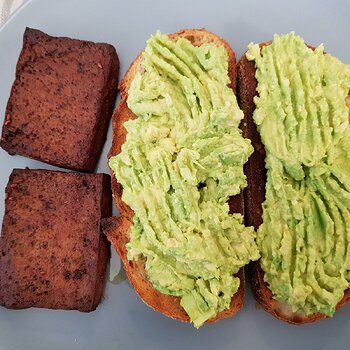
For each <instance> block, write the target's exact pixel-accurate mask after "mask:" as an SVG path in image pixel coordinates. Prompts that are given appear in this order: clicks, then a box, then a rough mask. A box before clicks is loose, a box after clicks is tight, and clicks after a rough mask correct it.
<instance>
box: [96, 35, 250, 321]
mask: <svg viewBox="0 0 350 350" xmlns="http://www.w3.org/2000/svg"><path fill="white" fill-rule="evenodd" d="M169 36H170V38H172V39H176V38H179V37H185V38H187V39H188V40H190V41H191V42H192V44H193V45H201V44H203V43H208V42H212V43H214V44H217V45H220V46H224V47H225V49H226V51H227V53H228V67H229V69H228V75H229V78H230V80H231V84H230V87H231V88H232V89H233V90H234V91H235V89H236V57H235V54H234V52H233V50H232V49H231V48H230V46H229V45H228V44H227V42H226V41H224V40H223V39H222V38H220V37H218V36H217V35H215V34H212V33H210V32H208V31H206V30H205V29H186V30H182V31H179V32H176V33H174V34H170V35H169ZM141 60H142V53H141V54H140V55H139V56H138V57H137V58H136V60H135V61H134V62H133V63H132V64H131V65H130V67H129V69H128V71H127V73H126V74H125V76H124V78H123V80H122V81H121V83H120V86H119V89H120V93H121V101H120V102H119V105H118V107H117V108H116V110H115V112H114V114H113V117H112V126H113V141H112V147H111V149H110V151H109V153H108V158H110V157H112V156H115V155H117V154H119V153H120V151H121V146H122V144H123V143H124V142H125V139H126V130H125V128H124V126H123V123H124V122H125V121H127V120H129V119H135V118H136V116H135V115H134V114H133V113H132V112H131V111H130V109H129V108H128V106H127V103H126V101H127V98H128V90H129V87H130V84H131V81H132V79H133V77H134V74H135V72H136V71H137V69H140V68H139V67H140V62H141ZM111 175H112V192H113V197H114V200H115V203H116V206H117V207H118V209H119V211H120V215H121V216H120V217H119V218H110V219H108V220H104V221H103V225H102V227H103V230H104V232H105V234H106V235H107V238H108V240H110V241H111V243H112V244H113V246H114V247H115V249H116V251H117V253H118V254H119V256H120V257H121V259H122V261H123V264H124V267H125V271H126V274H127V276H128V278H129V280H130V282H131V284H132V285H133V287H134V289H135V291H136V292H137V293H138V294H139V296H140V297H141V299H142V300H143V301H144V302H145V303H146V304H147V305H149V306H150V307H151V308H153V309H154V310H156V311H159V312H161V313H163V314H164V315H166V316H169V317H171V318H174V319H177V320H180V321H183V322H189V321H190V320H189V317H188V315H187V313H186V312H185V311H184V309H183V308H182V307H181V305H180V299H179V298H178V297H174V296H170V295H166V294H162V293H160V292H159V291H157V290H156V289H154V288H153V286H152V285H151V283H150V282H149V280H148V278H147V275H146V271H145V267H144V260H141V259H140V260H138V261H129V260H128V259H127V256H126V248H125V245H126V243H127V242H128V241H129V231H130V226H131V223H132V217H133V211H132V210H131V209H130V208H129V207H128V206H127V205H126V204H125V203H123V201H122V199H121V195H122V191H123V189H122V187H121V185H120V184H119V183H118V182H117V180H116V178H115V176H114V175H113V172H111ZM229 204H230V209H231V212H240V213H242V214H243V212H244V207H243V205H244V200H243V195H239V196H235V197H233V198H231V199H230V201H229ZM237 276H238V277H239V278H240V281H241V283H240V287H239V289H238V292H237V293H236V294H235V295H234V297H233V298H232V302H231V307H230V308H229V309H227V310H224V311H222V312H220V313H218V314H217V315H216V316H215V317H214V318H212V319H210V320H208V321H207V323H211V322H215V321H218V320H220V319H222V318H226V317H230V316H233V315H234V314H235V313H236V312H238V311H239V310H240V309H241V308H242V307H243V301H244V269H241V270H240V271H239V273H238V274H237Z"/></svg>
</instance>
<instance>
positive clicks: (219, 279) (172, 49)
mask: <svg viewBox="0 0 350 350" xmlns="http://www.w3.org/2000/svg"><path fill="white" fill-rule="evenodd" d="M235 63H236V62H235V55H234V52H233V51H232V49H231V48H230V47H229V46H228V44H227V43H226V42H225V41H224V40H223V39H221V38H219V37H218V36H216V35H214V34H212V33H209V32H207V31H206V30H203V29H201V30H183V31H180V32H177V33H175V34H171V35H169V36H165V35H162V34H160V33H157V34H156V35H155V36H153V37H152V38H151V39H150V40H149V41H148V45H147V47H146V49H145V51H144V52H143V53H141V54H140V55H139V56H138V58H137V59H136V60H135V61H134V63H133V64H132V65H131V66H130V68H129V70H128V72H127V73H126V75H125V77H124V79H123V80H122V82H121V85H120V90H121V101H120V103H119V105H118V107H117V109H116V111H115V113H114V115H113V121H112V123H113V143H112V148H111V150H110V152H109V165H110V167H111V171H112V189H113V196H114V199H115V202H116V205H117V207H118V208H119V210H120V214H121V215H120V217H119V218H117V219H115V218H112V219H108V220H105V221H104V223H103V228H104V232H105V233H106V235H107V237H108V239H109V240H110V241H111V242H112V244H113V245H114V247H115V249H116V251H117V252H118V254H119V255H120V257H121V259H122V261H123V263H124V266H125V270H126V273H127V275H128V278H129V280H130V282H131V283H132V285H133V287H134V289H135V290H136V292H137V293H138V294H139V295H140V297H141V298H142V299H143V301H144V302H145V303H146V304H148V305H149V306H151V307H152V308H153V309H155V310H157V311H159V312H161V313H163V314H165V315H167V316H169V317H172V318H174V319H178V320H181V321H184V322H189V321H191V322H193V323H194V325H195V326H196V327H199V326H201V325H202V324H203V323H204V322H214V321H217V320H219V319H222V318H225V317H229V316H232V315H234V314H235V313H236V312H237V311H238V310H239V309H240V308H241V307H242V305H243V299H244V271H243V266H244V265H246V264H247V263H248V262H249V261H250V260H256V259H257V258H258V257H259V255H258V251H257V248H256V245H255V242H254V238H255V235H254V231H253V229H252V228H245V227H244V225H243V217H242V214H243V212H244V208H243V196H242V195H240V192H241V190H242V189H243V188H244V187H245V186H246V178H245V175H244V173H243V165H244V163H245V162H246V161H247V159H248V157H249V155H250V154H251V152H252V148H251V145H250V142H249V140H247V139H244V138H243V137H242V135H241V131H240V129H239V128H238V126H239V123H240V121H241V119H242V118H243V113H242V111H240V110H239V108H238V105H237V102H236V98H235V95H234V91H235V88H236V64H235ZM132 110H133V111H132ZM133 112H134V113H135V114H137V117H136V115H135V114H134V113H133ZM126 129H127V130H128V131H126ZM229 197H231V199H230V209H231V212H234V213H236V214H229V205H228V203H227V200H228V199H229ZM126 202H127V203H126ZM239 213H240V214H239Z"/></svg>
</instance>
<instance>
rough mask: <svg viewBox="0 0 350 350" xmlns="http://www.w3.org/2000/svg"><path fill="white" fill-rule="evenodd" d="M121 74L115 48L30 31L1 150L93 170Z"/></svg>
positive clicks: (28, 30)
mask: <svg viewBox="0 0 350 350" xmlns="http://www.w3.org/2000/svg"><path fill="white" fill-rule="evenodd" d="M118 71H119V61H118V56H117V53H116V51H115V49H114V47H113V46H112V45H109V44H101V43H93V42H89V41H82V40H76V39H70V38H65V37H52V36H49V35H47V34H45V33H43V32H41V31H39V30H35V29H30V28H27V29H26V31H25V33H24V37H23V48H22V51H21V54H20V57H19V60H18V62H17V67H16V79H15V82H14V83H13V86H12V90H11V94H10V98H9V101H8V104H7V108H6V115H5V120H4V124H3V130H2V137H1V141H0V145H1V147H2V148H3V149H4V150H6V151H7V152H8V153H10V154H12V155H13V154H19V155H23V156H27V157H30V158H33V159H37V160H40V161H43V162H46V163H49V164H52V165H56V166H60V167H64V168H69V169H74V170H81V171H89V172H91V171H93V170H94V169H95V167H96V163H97V161H98V158H99V156H100V153H101V150H102V146H103V143H104V142H105V140H106V133H107V129H108V124H109V120H110V116H111V114H112V111H113V108H114V103H115V98H116V93H117V82H118Z"/></svg>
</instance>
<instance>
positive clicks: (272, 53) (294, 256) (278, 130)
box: [246, 33, 350, 316]
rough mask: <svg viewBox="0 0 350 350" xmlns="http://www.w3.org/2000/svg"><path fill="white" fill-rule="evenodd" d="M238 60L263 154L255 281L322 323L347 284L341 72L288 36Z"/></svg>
mask: <svg viewBox="0 0 350 350" xmlns="http://www.w3.org/2000/svg"><path fill="white" fill-rule="evenodd" d="M246 57H247V58H248V60H254V61H255V67H256V75H255V76H256V79H257V81H258V86H257V91H258V94H259V95H258V96H257V97H255V99H254V102H255V105H256V109H255V112H254V115H253V117H254V121H255V123H256V125H257V127H258V130H259V132H260V135H261V139H262V142H263V144H264V146H265V149H266V169H267V182H266V200H265V202H264V204H263V224H262V225H261V226H260V228H259V230H258V235H257V243H258V246H259V249H260V253H261V266H262V268H263V270H264V272H265V281H266V282H267V283H268V284H269V288H270V289H271V291H272V293H273V295H274V296H275V298H276V299H277V300H280V301H282V302H286V303H288V304H289V305H291V307H292V310H293V311H294V312H300V313H304V314H312V313H315V312H321V313H323V314H325V315H327V316H331V315H333V313H334V312H335V307H336V305H337V303H338V302H339V301H340V300H341V298H342V296H343V294H344V290H345V289H346V288H348V287H349V281H350V273H349V272H350V127H349V121H348V107H347V106H346V102H345V99H346V96H347V94H348V92H349V89H350V66H349V65H345V64H343V63H342V62H340V61H339V60H338V59H336V58H334V57H332V56H331V55H329V54H325V53H324V51H323V46H322V45H321V46H319V47H318V48H317V49H315V50H312V49H310V48H308V47H307V46H306V45H305V43H304V41H303V39H302V38H300V37H298V36H296V35H295V34H294V33H290V34H287V35H283V36H278V35H275V36H274V39H273V42H272V43H271V44H270V45H267V46H264V47H263V48H260V47H259V45H256V44H255V45H254V44H250V45H249V49H248V52H247V54H246Z"/></svg>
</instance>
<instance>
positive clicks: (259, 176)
mask: <svg viewBox="0 0 350 350" xmlns="http://www.w3.org/2000/svg"><path fill="white" fill-rule="evenodd" d="M269 43H270V42H266V43H261V44H260V46H264V45H268V44H269ZM237 75H238V92H237V98H238V103H239V106H240V107H241V109H242V110H243V112H244V120H243V122H242V129H243V135H244V137H247V138H249V139H250V140H251V142H252V145H253V147H254V152H253V154H252V155H251V156H250V158H249V160H248V162H247V163H246V164H245V174H246V175H247V180H248V186H247V187H246V189H245V191H244V199H245V218H246V223H247V224H248V225H252V226H254V228H255V229H256V230H257V229H258V227H259V226H260V225H261V223H262V213H263V209H262V203H263V202H264V201H265V183H266V170H265V156H266V153H265V149H264V145H263V144H262V142H261V138H260V135H259V133H258V130H257V127H256V125H255V123H254V120H253V112H254V110H255V104H254V101H253V99H254V96H256V95H257V91H256V88H257V84H258V83H257V80H256V79H255V65H254V62H253V61H248V59H247V58H246V56H245V54H244V55H243V56H242V57H241V59H240V60H239V62H238V64H237ZM347 104H348V106H349V121H350V94H349V96H348V99H347ZM251 278H252V288H253V292H254V295H255V298H256V300H257V301H258V302H259V303H260V304H261V305H262V306H263V308H264V309H265V310H266V311H267V312H269V313H270V314H271V315H273V316H275V317H276V318H278V319H280V320H282V321H286V322H288V323H293V324H303V323H310V322H315V321H319V320H323V319H325V318H327V316H325V315H324V314H321V313H316V314H312V315H304V314H301V313H295V312H293V311H292V309H291V307H290V306H289V305H287V304H284V303H282V302H279V301H277V300H275V299H274V298H273V296H272V292H271V291H270V289H269V287H268V284H267V283H266V282H265V281H264V272H263V270H262V269H261V266H260V264H259V262H254V263H252V265H251ZM349 301H350V289H347V290H346V291H345V293H344V297H343V299H342V300H341V301H340V302H339V303H338V305H337V309H339V308H341V307H342V306H344V305H345V304H346V303H347V302H349Z"/></svg>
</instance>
